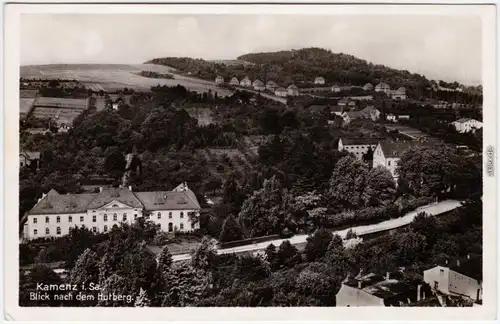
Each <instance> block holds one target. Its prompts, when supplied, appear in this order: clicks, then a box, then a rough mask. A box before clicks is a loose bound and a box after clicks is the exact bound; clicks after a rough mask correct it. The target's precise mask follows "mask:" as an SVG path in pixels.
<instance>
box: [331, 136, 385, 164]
mask: <svg viewBox="0 0 500 324" xmlns="http://www.w3.org/2000/svg"><path fill="white" fill-rule="evenodd" d="M379 141H380V139H378V138H362V137H361V138H341V139H340V140H339V144H338V150H339V151H347V152H349V153H351V154H353V155H354V156H355V157H356V158H357V159H358V160H362V159H363V156H364V155H365V154H366V153H368V151H369V150H370V148H371V150H372V152H373V151H375V149H376V148H377V144H378V143H379Z"/></svg>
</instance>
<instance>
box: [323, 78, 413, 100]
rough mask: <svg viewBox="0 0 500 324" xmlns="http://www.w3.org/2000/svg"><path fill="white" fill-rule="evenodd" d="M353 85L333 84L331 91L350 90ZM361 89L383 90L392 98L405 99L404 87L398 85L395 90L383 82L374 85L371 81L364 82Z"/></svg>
mask: <svg viewBox="0 0 500 324" xmlns="http://www.w3.org/2000/svg"><path fill="white" fill-rule="evenodd" d="M352 88H353V86H339V85H338V84H335V85H333V86H332V92H341V91H346V90H351V89H352ZM362 89H363V90H364V91H373V90H375V92H383V93H385V94H386V95H387V96H389V97H390V98H391V99H393V100H406V98H407V97H406V89H405V88H404V87H399V88H398V89H397V90H391V87H390V86H389V85H388V84H387V83H385V82H380V83H379V84H377V85H376V86H375V87H374V86H373V84H371V83H367V84H365V85H364V86H363V87H362Z"/></svg>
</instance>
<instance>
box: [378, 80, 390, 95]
mask: <svg viewBox="0 0 500 324" xmlns="http://www.w3.org/2000/svg"><path fill="white" fill-rule="evenodd" d="M375 91H376V92H384V93H386V94H389V92H390V91H391V87H390V86H389V85H388V84H387V83H384V82H380V83H379V84H377V85H376V86H375Z"/></svg>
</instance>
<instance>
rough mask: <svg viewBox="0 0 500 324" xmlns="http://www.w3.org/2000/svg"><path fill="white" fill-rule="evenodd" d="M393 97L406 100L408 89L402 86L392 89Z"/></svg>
mask: <svg viewBox="0 0 500 324" xmlns="http://www.w3.org/2000/svg"><path fill="white" fill-rule="evenodd" d="M390 94H391V99H393V100H406V89H405V87H400V88H399V89H398V90H394V91H391V93H390Z"/></svg>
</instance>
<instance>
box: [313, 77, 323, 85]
mask: <svg viewBox="0 0 500 324" xmlns="http://www.w3.org/2000/svg"><path fill="white" fill-rule="evenodd" d="M314 84H325V79H324V78H323V77H316V79H314Z"/></svg>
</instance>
